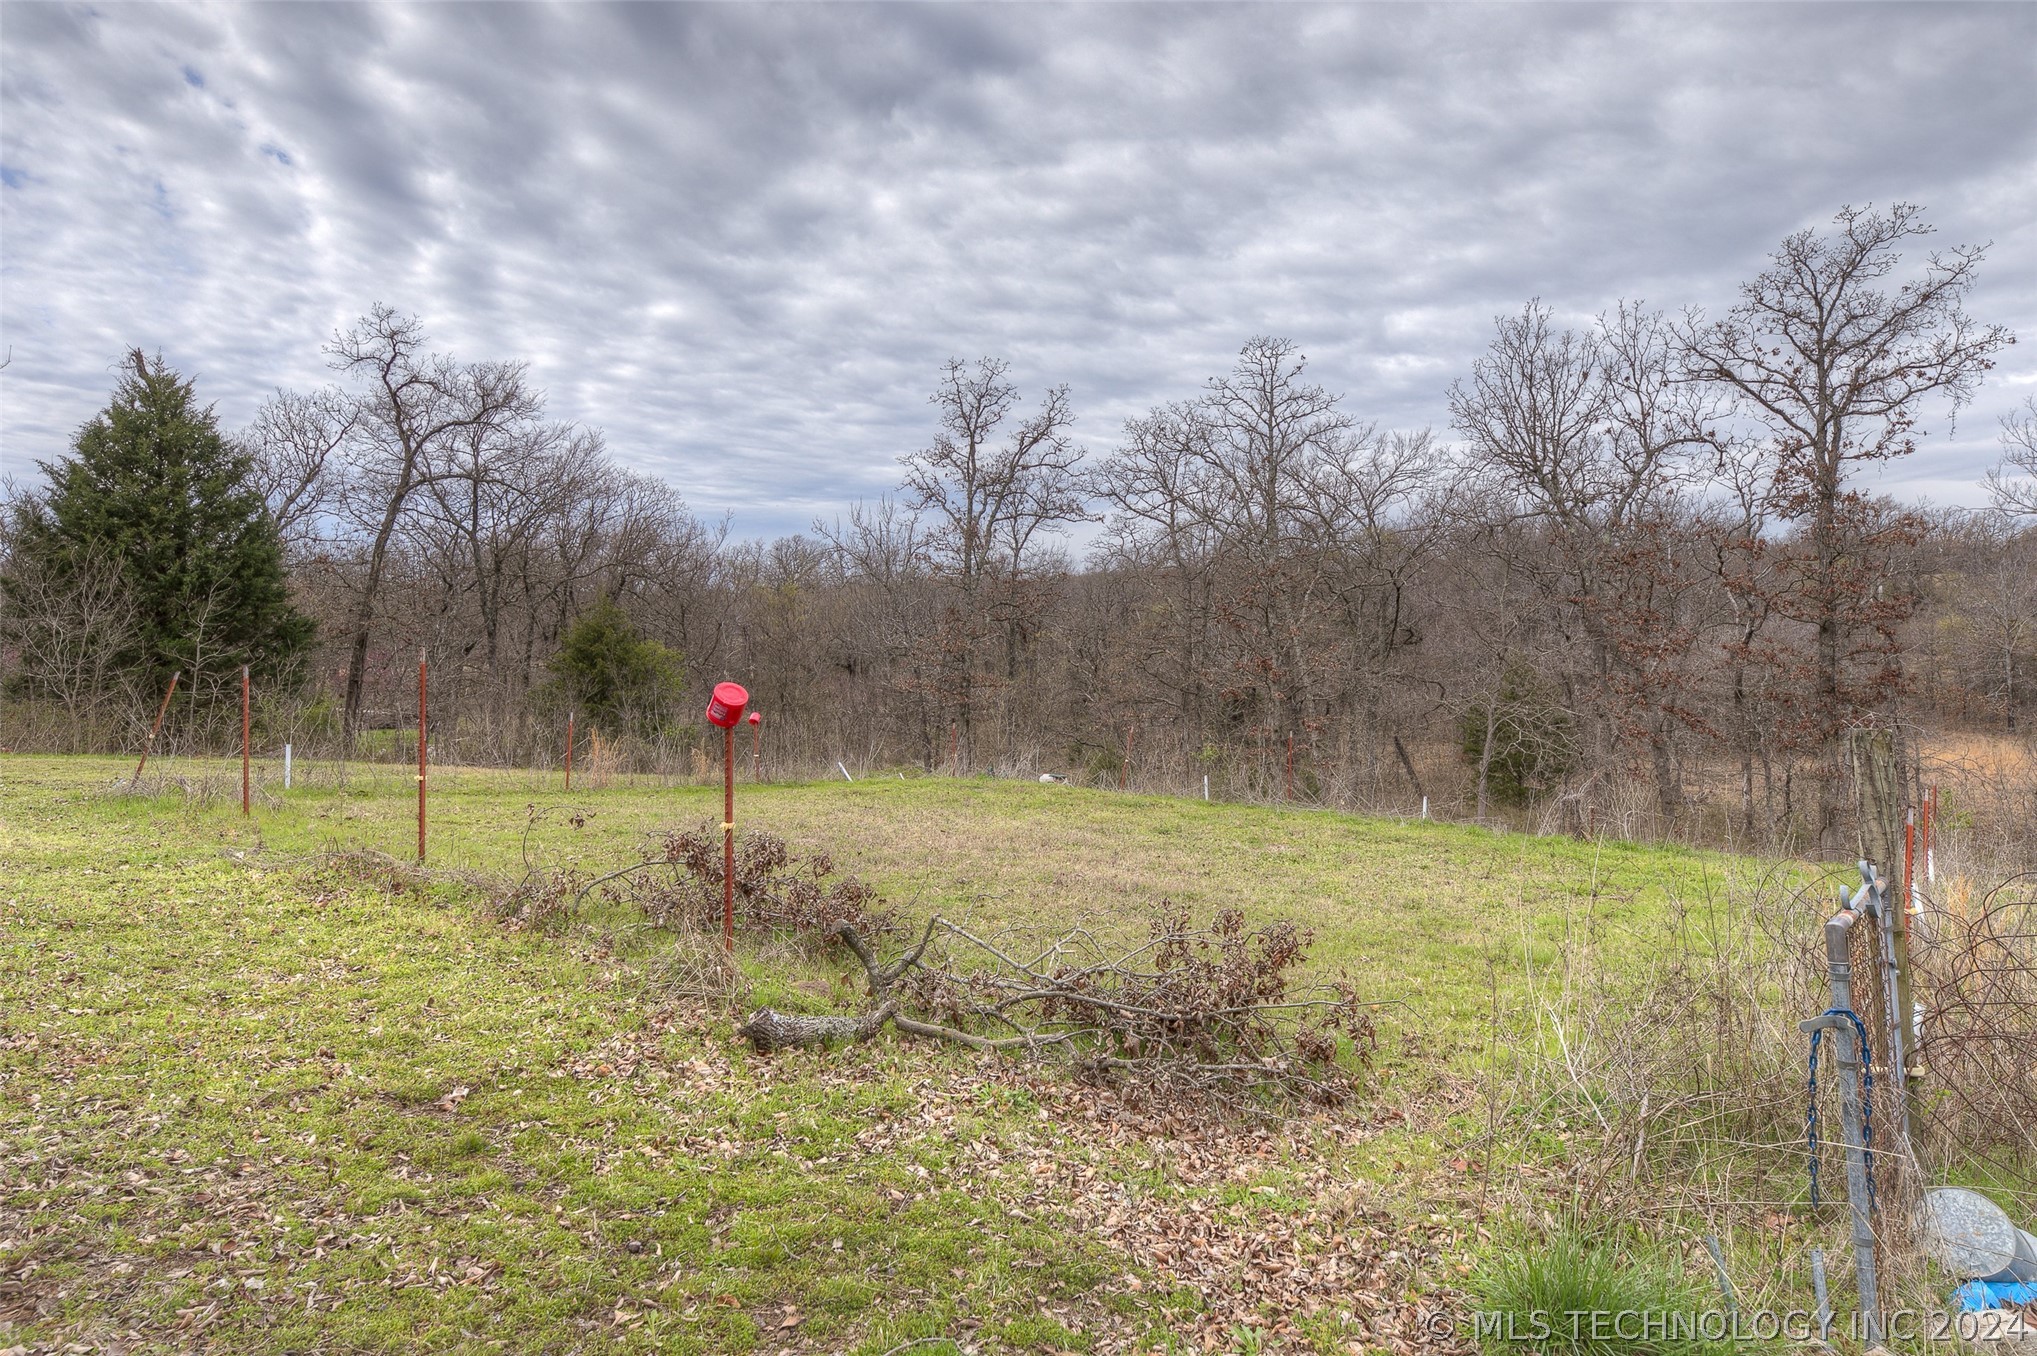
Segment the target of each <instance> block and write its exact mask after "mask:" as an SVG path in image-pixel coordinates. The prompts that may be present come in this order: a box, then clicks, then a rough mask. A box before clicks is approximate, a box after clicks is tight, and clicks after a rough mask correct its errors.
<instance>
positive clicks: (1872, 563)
mask: <svg viewBox="0 0 2037 1356" xmlns="http://www.w3.org/2000/svg"><path fill="white" fill-rule="evenodd" d="M1834 228H1835V229H1834V230H1833V231H1832V232H1831V233H1830V234H1828V235H1820V234H1819V233H1817V232H1816V231H1812V230H1804V231H1799V232H1797V233H1796V234H1794V235H1792V236H1790V237H1789V238H1788V239H1786V240H1784V241H1783V243H1782V246H1781V248H1779V249H1778V250H1777V251H1776V252H1775V253H1774V254H1773V255H1772V256H1771V263H1770V267H1769V268H1768V269H1766V270H1765V271H1763V272H1762V273H1761V274H1760V275H1759V276H1757V277H1756V278H1755V279H1754V280H1753V281H1751V282H1748V283H1745V284H1743V285H1742V286H1741V288H1740V300H1739V302H1737V303H1736V304H1735V305H1734V306H1733V307H1732V309H1731V310H1730V311H1728V312H1727V313H1726V314H1725V315H1724V316H1723V317H1721V318H1719V319H1717V320H1707V319H1706V318H1705V317H1704V316H1703V315H1702V314H1701V313H1699V312H1696V311H1693V312H1691V313H1690V314H1689V315H1687V316H1686V317H1685V319H1684V321H1683V322H1682V324H1681V325H1680V326H1679V327H1678V335H1677V337H1678V340H1679V344H1680V347H1681V349H1682V361H1683V364H1684V369H1685V372H1686V374H1687V376H1688V377H1689V378H1690V379H1691V380H1693V381H1698V382H1704V383H1709V384H1712V385H1715V386H1717V387H1718V388H1720V389H1722V390H1723V391H1725V392H1728V393H1730V394H1731V395H1732V396H1733V397H1735V399H1736V400H1737V402H1738V403H1739V406H1740V408H1741V409H1742V410H1743V411H1744V412H1745V413H1746V414H1747V415H1748V416H1749V417H1751V418H1752V419H1753V420H1754V421H1755V422H1756V423H1757V424H1758V425H1759V426H1760V427H1761V428H1762V429H1763V430H1765V432H1766V433H1767V435H1768V439H1769V441H1768V444H1767V454H1768V457H1769V467H1770V472H1771V491H1772V493H1773V494H1774V496H1775V499H1776V503H1777V507H1778V512H1779V515H1780V517H1781V518H1782V520H1783V521H1785V522H1790V523H1797V524H1801V525H1802V527H1803V538H1802V543H1801V548H1800V549H1799V550H1798V551H1797V552H1796V553H1795V557H1794V559H1793V560H1792V562H1791V563H1790V566H1789V569H1788V574H1789V575H1790V584H1791V590H1790V593H1789V595H1788V596H1787V597H1786V598H1784V599H1781V600H1778V607H1779V608H1780V609H1781V610H1783V611H1784V612H1786V613H1788V614H1792V615H1796V616H1799V617H1801V618H1802V619H1803V620H1804V621H1805V622H1806V623H1807V624H1809V625H1810V626H1812V627H1814V628H1815V630H1816V642H1815V662H1814V666H1813V673H1812V679H1813V683H1814V685H1815V691H1814V703H1813V707H1812V712H1813V718H1814V719H1815V721H1816V723H1817V728H1818V735H1819V742H1820V745H1821V747H1822V751H1823V758H1824V764H1825V768H1824V772H1825V775H1824V776H1823V778H1822V783H1821V792H1820V798H1819V816H1818V818H1819V823H1818V833H1819V837H1820V839H1821V840H1823V839H1826V838H1828V837H1829V835H1830V834H1831V833H1832V832H1833V831H1834V829H1835V827H1836V821H1837V817H1838V805H1839V741H1838V736H1839V733H1840V731H1841V729H1842V728H1843V727H1844V725H1845V723H1846V722H1847V721H1848V720H1849V719H1850V718H1852V717H1853V716H1855V715H1856V714H1858V713H1861V712H1864V711H1867V710H1870V709H1872V708H1873V707H1874V706H1875V704H1876V703H1877V702H1878V701H1879V700H1881V699H1882V697H1883V696H1884V695H1885V694H1886V692H1887V691H1888V690H1889V684H1890V680H1891V668H1890V665H1889V664H1888V663H1887V662H1886V658H1887V654H1888V651H1887V647H1886V644H1885V643H1884V637H1885V636H1886V635H1887V633H1888V626H1889V624H1890V623H1891V622H1892V621H1893V620H1894V619H1895V617H1894V615H1892V614H1891V610H1890V609H1891V607H1892V606H1893V605H1894V603H1895V600H1894V599H1892V598H1890V597H1888V596H1887V595H1886V591H1885V590H1884V589H1883V588H1882V585H1883V583H1884V582H1885V581H1884V580H1883V579H1882V578H1881V577H1880V571H1879V569H1878V567H1877V564H1876V562H1877V561H1878V560H1879V559H1882V558H1885V557H1886V555H1887V554H1888V553H1889V552H1890V551H1892V550H1894V549H1896V548H1897V547H1899V546H1900V545H1901V544H1903V543H1904V542H1905V541H1907V540H1913V539H1914V538H1913V534H1914V531H1915V525H1914V524H1913V523H1909V522H1906V521H1904V520H1902V519H1901V518H1900V517H1895V518H1891V517H1889V516H1887V515H1879V514H1875V513H1873V512H1871V511H1869V508H1868V505H1867V504H1866V502H1865V500H1864V498H1863V496H1862V495H1861V494H1860V492H1859V491H1858V490H1857V489H1855V488H1854V487H1853V479H1854V476H1855V474H1856V468H1858V467H1860V466H1862V465H1864V464H1870V463H1874V462H1879V461H1885V460H1888V459H1890V458H1893V457H1899V456H1903V455H1905V454H1907V453H1908V452H1910V451H1911V450H1913V448H1914V447H1915V434H1916V429H1917V425H1918V421H1919V419H1920V417H1921V406H1922V404H1923V402H1924V400H1925V399H1926V398H1927V397H1931V396H1942V397H1945V398H1947V399H1949V400H1950V401H1951V402H1952V403H1953V404H1954V405H1955V406H1956V405H1958V404H1960V403H1963V402H1964V401H1966V400H1968V399H1970V398H1971V396H1972V394H1973V391H1974V389H1975V387H1976V386H1977V385H1978V383H1979V381H1980V379H1981V377H1982V375H1983V374H1984V373H1985V372H1986V371H1987V370H1988V369H1989V368H1990V367H1991V366H1993V358H1994V355H1995V354H1996V353H1998V352H1999V351H2000V350H2001V349H2002V348H2004V347H2006V346H2007V345H2008V344H2010V343H2012V342H2014V336H2013V335H2011V334H2010V332H2009V331H2008V330H2006V329H2004V328H2003V327H2001V326H1999V325H1980V324H1978V323H1977V322H1975V321H1974V320H1973V319H1972V318H1971V317H1970V316H1968V315H1967V313H1966V311H1965V309H1964V303H1965V299H1966V294H1967V293H1968V291H1969V290H1971V288H1972V287H1973V283H1974V278H1975V276H1976V274H1977V271H1978V269H1979V267H1980V264H1981V261H1982V258H1983V255H1984V250H1983V247H1981V246H1956V247H1954V248H1952V249H1949V250H1944V251H1933V252H1931V253H1930V254H1928V255H1927V256H1926V261H1925V265H1924V267H1923V269H1922V270H1920V271H1919V272H1918V273H1917V274H1916V275H1914V276H1912V277H1911V278H1910V279H1909V280H1908V281H1905V282H1903V283H1902V284H1901V285H1900V286H1898V287H1896V288H1894V289H1892V290H1891V289H1889V288H1886V287H1885V286H1884V285H1883V283H1884V280H1886V279H1889V278H1890V277H1891V276H1892V275H1893V274H1894V273H1895V272H1896V269H1897V268H1898V267H1899V265H1900V264H1901V262H1902V254H1901V251H1902V249H1903V248H1904V246H1906V245H1908V244H1909V243H1911V242H1914V241H1917V240H1921V239H1923V238H1924V237H1926V236H1928V235H1929V234H1930V233H1931V230H1932V228H1931V227H1929V226H1927V225H1926V224H1925V223H1924V221H1923V217H1922V212H1921V210H1920V209H1918V208H1916V207H1913V206H1910V205H1908V204H1904V203H1898V204H1896V205H1895V206H1894V207H1892V208H1891V209H1890V210H1889V211H1888V212H1886V213H1879V212H1874V211H1872V210H1869V209H1863V208H1854V207H1847V208H1844V209H1842V210H1841V211H1840V212H1839V214H1838V215H1837V216H1836V217H1835V218H1834ZM1863 660H1864V661H1865V662H1861V661H1863Z"/></svg>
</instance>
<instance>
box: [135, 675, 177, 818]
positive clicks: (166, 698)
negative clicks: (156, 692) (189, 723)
mask: <svg viewBox="0 0 2037 1356" xmlns="http://www.w3.org/2000/svg"><path fill="white" fill-rule="evenodd" d="M183 676H184V675H183V673H182V672H181V671H179V672H177V673H173V674H171V675H170V685H169V686H168V687H167V688H165V689H163V704H162V705H161V706H158V707H157V708H156V723H155V724H153V725H151V726H149V738H148V743H146V744H144V745H142V746H141V761H140V762H139V763H136V764H135V765H134V777H133V779H132V780H131V781H129V782H128V784H127V789H128V790H130V791H132V790H134V789H135V788H136V787H137V786H140V785H141V770H142V769H143V768H145V767H147V766H148V762H149V754H150V753H151V752H153V751H154V750H155V747H156V736H157V735H158V734H160V733H162V729H163V717H164V715H166V714H167V713H168V712H169V709H170V698H171V697H173V696H175V695H176V692H177V680H178V679H179V678H181V677H183Z"/></svg>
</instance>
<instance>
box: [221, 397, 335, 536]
mask: <svg viewBox="0 0 2037 1356" xmlns="http://www.w3.org/2000/svg"><path fill="white" fill-rule="evenodd" d="M361 417H362V410H361V407H360V405H359V404H358V403H356V402H355V401H353V400H351V399H349V398H348V397H347V395H346V394H345V393H344V392H342V391H340V390H338V389H336V388H333V387H327V388H325V389H323V390H319V391H313V392H310V393H302V392H294V391H278V392H276V394H275V395H274V396H271V397H270V398H269V399H268V400H267V401H265V402H263V404H262V407H261V408H260V409H259V410H257V411H256V412H255V420H254V423H253V424H251V425H250V426H249V427H248V429H247V430H246V432H244V433H242V434H241V436H240V443H241V446H242V447H243V448H244V449H245V450H246V451H247V452H248V454H249V458H250V460H251V461H252V463H253V474H254V477H255V482H256V485H257V487H258V488H259V489H260V491H261V494H262V499H263V501H264V502H265V503H267V504H268V506H269V516H270V517H271V518H273V519H275V521H276V532H277V535H278V536H280V537H282V539H283V541H284V542H285V544H286V545H297V544H299V543H301V541H302V539H303V538H304V537H305V536H306V535H307V534H308V533H309V532H310V531H311V529H312V528H313V527H314V526H315V524H316V522H317V519H318V518H319V516H320V515H321V514H323V513H325V512H326V511H328V509H329V508H330V507H331V503H332V498H333V494H334V491H335V489H336V481H337V477H336V475H335V474H334V472H335V471H336V470H337V467H336V465H335V462H336V454H338V453H339V451H340V449H341V448H342V447H344V446H345V445H346V442H347V440H348V439H349V438H350V437H351V436H352V435H353V433H354V430H355V428H356V426H357V425H358V424H359V423H360V421H361Z"/></svg>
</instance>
